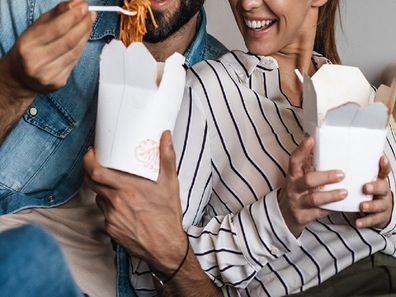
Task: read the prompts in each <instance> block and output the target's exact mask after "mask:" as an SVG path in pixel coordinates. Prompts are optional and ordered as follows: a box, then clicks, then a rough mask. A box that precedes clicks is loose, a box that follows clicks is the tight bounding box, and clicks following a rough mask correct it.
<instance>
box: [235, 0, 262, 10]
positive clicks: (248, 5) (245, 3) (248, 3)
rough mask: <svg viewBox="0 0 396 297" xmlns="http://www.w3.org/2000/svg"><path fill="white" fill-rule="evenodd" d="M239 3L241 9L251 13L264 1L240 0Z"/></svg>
mask: <svg viewBox="0 0 396 297" xmlns="http://www.w3.org/2000/svg"><path fill="white" fill-rule="evenodd" d="M239 1H240V5H241V7H242V8H243V9H244V10H246V11H250V10H253V9H255V8H258V7H259V6H260V5H262V4H263V1H264V0H239Z"/></svg>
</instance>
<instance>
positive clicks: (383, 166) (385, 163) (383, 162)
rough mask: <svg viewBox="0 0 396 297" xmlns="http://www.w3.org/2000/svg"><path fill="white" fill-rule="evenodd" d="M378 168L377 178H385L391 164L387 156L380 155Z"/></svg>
mask: <svg viewBox="0 0 396 297" xmlns="http://www.w3.org/2000/svg"><path fill="white" fill-rule="evenodd" d="M379 163H380V164H379V165H380V166H379V167H380V169H379V172H378V178H379V179H385V178H386V177H387V176H388V175H389V174H390V172H391V166H390V164H389V160H388V158H387V157H385V156H382V157H381V159H380V162H379Z"/></svg>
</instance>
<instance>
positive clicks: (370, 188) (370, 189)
mask: <svg viewBox="0 0 396 297" xmlns="http://www.w3.org/2000/svg"><path fill="white" fill-rule="evenodd" d="M365 188H366V192H367V193H368V194H371V193H372V192H373V190H374V187H373V185H370V184H369V185H366V186H365Z"/></svg>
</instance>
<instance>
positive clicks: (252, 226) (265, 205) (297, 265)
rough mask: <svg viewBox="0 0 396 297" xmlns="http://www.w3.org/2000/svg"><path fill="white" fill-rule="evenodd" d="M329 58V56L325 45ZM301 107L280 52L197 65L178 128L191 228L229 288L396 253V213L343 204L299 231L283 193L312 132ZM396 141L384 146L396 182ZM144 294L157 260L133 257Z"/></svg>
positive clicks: (247, 288) (292, 286)
mask: <svg viewBox="0 0 396 297" xmlns="http://www.w3.org/2000/svg"><path fill="white" fill-rule="evenodd" d="M313 61H314V62H315V64H316V65H317V67H320V66H321V65H323V63H327V59H325V58H323V57H320V56H318V55H316V54H315V55H314V56H313ZM301 117H302V109H301V108H300V107H295V106H292V105H291V104H290V102H289V100H288V98H287V97H286V96H285V94H284V93H283V92H282V87H281V84H280V71H279V68H278V64H277V62H276V60H275V59H273V58H271V57H257V56H254V55H251V54H246V53H242V52H240V51H234V52H231V53H229V54H227V55H225V56H223V57H222V58H221V59H220V60H218V61H205V62H202V63H200V64H198V65H196V66H194V67H193V68H191V69H190V70H189V72H188V83H187V88H186V93H185V98H184V101H183V105H182V109H181V112H180V114H179V118H178V121H177V124H176V129H175V132H174V143H175V148H176V151H177V157H178V167H177V170H178V174H179V178H180V193H181V201H182V207H183V211H184V212H183V215H184V220H183V224H184V227H185V230H186V231H187V232H188V235H189V238H190V243H191V246H192V247H193V249H194V251H195V254H196V256H197V257H198V260H199V261H200V263H201V266H202V268H203V269H204V270H205V271H206V272H207V274H208V275H209V276H210V277H211V278H212V279H213V280H214V281H215V283H216V284H217V285H219V286H221V287H222V288H223V292H224V295H225V296H283V295H287V294H291V293H298V292H301V291H304V290H306V289H308V288H310V287H312V286H316V285H318V284H320V283H321V282H323V281H325V280H326V279H328V278H330V277H331V276H333V275H334V274H336V273H338V272H340V271H341V270H343V269H344V268H346V267H348V266H349V265H351V264H352V263H355V262H357V261H359V260H360V259H363V258H365V257H367V256H369V255H371V254H374V253H376V252H383V253H386V254H389V255H394V254H395V242H396V237H395V236H394V230H395V227H396V215H393V216H392V220H391V222H390V224H389V226H388V227H387V228H386V229H385V230H382V231H378V230H374V229H363V230H358V229H356V228H355V227H353V222H354V220H355V214H344V213H338V214H335V215H332V216H331V217H327V218H324V219H321V220H317V221H314V222H312V223H311V224H309V225H308V226H307V228H306V229H305V231H304V232H303V234H302V235H301V237H300V238H298V239H296V238H295V237H294V236H293V235H292V234H291V233H290V231H289V230H288V228H287V226H286V224H285V222H284V220H283V218H282V215H281V213H280V210H279V207H278V203H277V194H278V191H279V189H280V187H281V186H282V185H283V182H284V178H285V175H286V172H287V166H288V161H289V157H290V155H291V152H292V151H293V150H294V149H295V148H296V147H297V146H298V144H299V143H300V142H301V141H302V139H303V137H304V136H303V131H302V126H301ZM395 150H396V142H395V138H394V136H393V133H391V131H390V132H389V133H388V141H387V146H386V149H385V154H386V155H387V156H388V158H389V160H390V162H391V165H392V168H393V172H392V173H391V174H390V176H389V182H390V184H391V188H392V190H393V191H394V190H395V184H396V180H395V176H394V172H396V171H395V169H396V160H395V154H394V151H395ZM130 271H131V274H130V275H131V282H132V285H133V286H134V288H135V289H136V290H137V292H138V295H139V296H154V295H155V293H154V292H153V288H154V287H153V284H152V280H151V276H150V273H149V268H148V267H147V265H146V264H145V263H143V262H141V261H140V260H138V259H135V258H132V259H131V269H130Z"/></svg>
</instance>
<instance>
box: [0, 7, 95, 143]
mask: <svg viewBox="0 0 396 297" xmlns="http://www.w3.org/2000/svg"><path fill="white" fill-rule="evenodd" d="M94 18H95V14H93V13H90V12H89V11H88V6H87V4H86V3H85V2H84V1H83V0H73V1H70V2H62V3H61V4H59V5H58V6H56V7H55V8H54V9H52V10H50V11H48V12H47V13H45V14H43V15H42V16H41V17H40V18H39V19H38V20H37V21H36V22H35V23H34V24H33V25H32V26H31V27H29V28H28V29H27V30H26V31H25V32H24V33H23V34H22V35H21V36H20V37H19V38H18V39H17V41H16V43H15V44H14V46H13V47H12V49H11V50H10V51H9V52H8V53H7V54H6V55H5V56H4V57H3V58H1V59H0V73H1V75H0V90H1V91H0V119H1V120H0V143H1V141H2V140H3V139H4V138H5V136H6V134H7V133H8V132H9V131H10V130H11V129H12V127H13V126H14V125H15V123H16V122H17V121H18V120H19V119H20V117H21V116H22V115H23V113H24V112H25V110H26V108H27V107H28V106H29V105H30V104H31V102H32V100H33V99H34V98H35V97H36V95H37V93H47V92H51V91H55V90H57V89H59V88H61V87H63V86H64V85H65V84H66V82H67V80H68V78H69V76H70V73H71V72H72V70H73V68H74V67H75V65H76V63H77V62H78V60H79V58H80V55H81V53H82V51H83V49H84V46H85V44H86V42H87V40H88V38H89V35H90V32H91V28H92V23H93V20H94Z"/></svg>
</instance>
